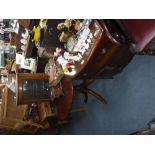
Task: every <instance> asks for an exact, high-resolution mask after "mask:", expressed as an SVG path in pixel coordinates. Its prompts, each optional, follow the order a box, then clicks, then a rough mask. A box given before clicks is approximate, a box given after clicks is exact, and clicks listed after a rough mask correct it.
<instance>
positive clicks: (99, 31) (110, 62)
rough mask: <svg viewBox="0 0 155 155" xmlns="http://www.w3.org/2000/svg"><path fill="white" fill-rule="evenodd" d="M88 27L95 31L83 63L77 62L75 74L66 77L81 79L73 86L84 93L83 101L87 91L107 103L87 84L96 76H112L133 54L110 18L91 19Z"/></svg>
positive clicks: (86, 97)
mask: <svg viewBox="0 0 155 155" xmlns="http://www.w3.org/2000/svg"><path fill="white" fill-rule="evenodd" d="M90 29H91V32H92V33H93V34H94V33H96V36H95V37H94V38H93V41H92V43H91V46H90V48H89V50H88V52H87V53H86V54H85V56H84V64H80V62H79V63H77V64H76V67H75V68H76V74H75V75H74V76H66V78H67V79H83V82H82V84H81V85H78V86H75V87H74V88H75V90H76V91H79V92H82V93H83V94H84V95H85V102H87V99H88V95H87V93H88V94H90V95H93V96H95V97H96V98H97V99H99V100H100V101H101V102H103V103H107V102H106V101H105V99H104V98H103V97H102V96H100V95H99V94H97V93H95V92H94V91H93V90H91V89H89V88H88V86H89V85H90V84H91V83H92V82H93V81H94V80H95V79H97V78H99V79H103V78H113V76H114V75H116V74H118V73H119V72H121V71H122V70H123V69H124V67H125V66H126V65H127V64H128V63H129V62H130V61H131V60H132V58H133V56H134V54H132V53H131V52H130V50H129V47H130V44H129V43H126V42H125V40H124V37H123V34H122V32H121V31H120V30H119V29H118V28H117V27H116V25H114V24H113V23H112V22H111V20H93V22H92V24H91V25H90Z"/></svg>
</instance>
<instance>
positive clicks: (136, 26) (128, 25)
mask: <svg viewBox="0 0 155 155" xmlns="http://www.w3.org/2000/svg"><path fill="white" fill-rule="evenodd" d="M117 21H119V25H120V27H121V28H122V30H123V31H124V33H125V34H126V35H127V36H128V37H129V38H130V39H131V40H132V41H133V43H134V44H135V45H136V46H137V49H138V51H140V52H141V51H143V50H144V49H146V47H148V44H150V43H151V41H152V40H153V39H154V38H155V19H122V20H117Z"/></svg>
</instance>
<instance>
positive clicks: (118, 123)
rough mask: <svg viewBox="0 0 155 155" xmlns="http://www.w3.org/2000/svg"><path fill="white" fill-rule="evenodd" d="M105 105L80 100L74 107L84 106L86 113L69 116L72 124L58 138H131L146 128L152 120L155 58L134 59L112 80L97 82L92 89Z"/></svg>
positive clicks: (141, 57)
mask: <svg viewBox="0 0 155 155" xmlns="http://www.w3.org/2000/svg"><path fill="white" fill-rule="evenodd" d="M90 87H91V88H92V89H93V90H96V91H97V92H98V93H100V94H102V95H103V96H104V97H105V98H106V100H107V101H108V104H107V105H104V104H102V103H100V102H99V101H98V100H96V99H95V98H94V97H92V96H89V100H88V104H87V105H84V102H83V96H82V95H80V96H78V97H77V98H76V100H75V101H74V106H77V105H80V104H82V105H84V106H86V107H87V108H88V111H86V112H80V113H74V114H72V115H71V118H72V119H71V123H70V124H69V125H68V126H66V127H64V128H63V129H62V130H61V134H67V135H69V134H86V135H87V134H105V135H107V134H108V135H109V134H110V135H111V134H130V133H133V132H136V131H139V130H143V129H145V128H147V127H148V126H147V123H148V122H150V121H151V120H152V119H153V118H154V117H155V57H154V56H135V57H134V59H133V60H132V61H131V63H130V64H129V65H128V66H127V67H126V68H125V69H124V71H123V72H122V73H120V74H118V75H117V76H115V78H114V79H103V80H96V81H95V82H94V83H93V84H92V85H91V86H90Z"/></svg>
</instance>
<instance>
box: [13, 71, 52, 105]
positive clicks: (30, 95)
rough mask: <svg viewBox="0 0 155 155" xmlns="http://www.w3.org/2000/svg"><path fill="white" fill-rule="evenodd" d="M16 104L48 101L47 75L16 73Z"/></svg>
mask: <svg viewBox="0 0 155 155" xmlns="http://www.w3.org/2000/svg"><path fill="white" fill-rule="evenodd" d="M16 88H17V90H16V104H17V105H22V104H32V103H40V102H48V101H50V95H49V80H48V75H46V74H42V73H36V74H31V73H19V74H16Z"/></svg>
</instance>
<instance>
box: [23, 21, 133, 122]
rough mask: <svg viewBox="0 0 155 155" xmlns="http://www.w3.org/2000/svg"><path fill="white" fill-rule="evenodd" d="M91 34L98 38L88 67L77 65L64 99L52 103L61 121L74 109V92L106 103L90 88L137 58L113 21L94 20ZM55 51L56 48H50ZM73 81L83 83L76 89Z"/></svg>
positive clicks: (87, 60) (68, 78)
mask: <svg viewBox="0 0 155 155" xmlns="http://www.w3.org/2000/svg"><path fill="white" fill-rule="evenodd" d="M51 23H52V21H51ZM47 24H48V23H47ZM90 30H91V32H92V33H93V34H95V37H94V38H93V41H92V43H91V45H90V48H89V49H88V52H86V54H85V55H84V63H83V64H81V63H80V62H79V63H76V65H75V69H76V74H75V75H74V76H68V75H65V77H64V78H63V80H62V84H63V92H64V96H61V97H60V98H57V99H55V100H54V102H53V103H52V105H53V112H54V113H55V114H56V116H57V117H58V118H59V120H64V119H65V118H67V116H68V114H69V112H70V110H71V107H72V102H73V91H74V90H77V91H78V92H82V93H84V95H85V102H86V101H87V98H88V95H87V93H88V94H91V95H93V96H95V97H97V98H98V99H99V100H100V101H102V102H104V103H106V101H105V99H104V98H103V97H101V96H100V95H98V94H97V93H96V92H94V91H93V90H90V89H89V88H88V86H89V85H90V84H91V83H92V82H93V81H94V80H95V79H97V78H100V79H103V78H113V76H114V75H116V74H117V73H119V72H121V71H122V70H123V68H124V67H125V66H126V65H127V64H128V63H129V62H130V61H131V60H132V58H133V56H134V55H133V54H132V53H131V52H130V50H129V44H128V43H126V42H125V41H124V38H123V36H122V32H121V31H120V30H119V29H118V28H117V27H116V26H115V25H114V24H113V23H111V20H93V22H92V24H91V25H90ZM52 31H53V27H52V26H49V27H48V29H47V31H46V33H45V36H44V37H45V40H44V41H43V45H44V46H45V47H49V46H48V45H50V44H49V42H50V40H48V39H47V38H46V35H47V36H48V37H49V38H50V37H52ZM46 43H47V44H46ZM52 47H53V45H52V46H51V47H49V48H52ZM73 79H82V80H83V83H82V84H81V85H78V86H74V87H73V84H72V80H73ZM20 100H21V99H20Z"/></svg>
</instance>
